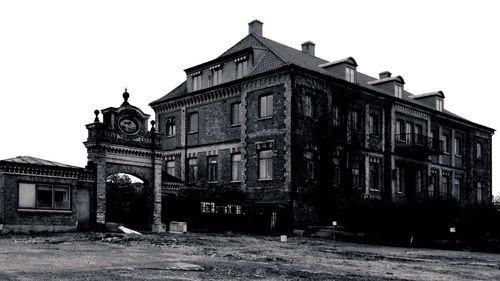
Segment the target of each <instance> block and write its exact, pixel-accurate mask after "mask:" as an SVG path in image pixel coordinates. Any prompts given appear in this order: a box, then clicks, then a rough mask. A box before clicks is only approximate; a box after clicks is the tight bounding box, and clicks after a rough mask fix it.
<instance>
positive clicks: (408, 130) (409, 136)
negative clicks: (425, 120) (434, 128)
mask: <svg viewBox="0 0 500 281" xmlns="http://www.w3.org/2000/svg"><path fill="white" fill-rule="evenodd" d="M405 125H406V126H405V135H406V142H407V143H410V144H413V123H411V122H406V124H405Z"/></svg>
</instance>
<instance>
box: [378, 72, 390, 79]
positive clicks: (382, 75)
mask: <svg viewBox="0 0 500 281" xmlns="http://www.w3.org/2000/svg"><path fill="white" fill-rule="evenodd" d="M378 76H379V79H384V78H389V77H391V73H390V72H389V71H383V72H380V73H379V74H378Z"/></svg>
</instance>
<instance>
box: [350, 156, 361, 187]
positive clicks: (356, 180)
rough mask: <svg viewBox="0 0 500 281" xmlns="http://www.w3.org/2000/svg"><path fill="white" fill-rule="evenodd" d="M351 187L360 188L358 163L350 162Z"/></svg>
mask: <svg viewBox="0 0 500 281" xmlns="http://www.w3.org/2000/svg"><path fill="white" fill-rule="evenodd" d="M351 172H352V187H353V188H361V177H360V173H359V162H358V161H354V162H352V169H351Z"/></svg>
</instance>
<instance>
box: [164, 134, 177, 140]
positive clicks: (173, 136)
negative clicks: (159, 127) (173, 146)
mask: <svg viewBox="0 0 500 281" xmlns="http://www.w3.org/2000/svg"><path fill="white" fill-rule="evenodd" d="M165 138H167V139H172V138H175V135H170V136H165Z"/></svg>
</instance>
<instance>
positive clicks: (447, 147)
mask: <svg viewBox="0 0 500 281" xmlns="http://www.w3.org/2000/svg"><path fill="white" fill-rule="evenodd" d="M441 140H442V141H443V152H444V153H450V140H449V138H448V135H445V134H443V135H441Z"/></svg>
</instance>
